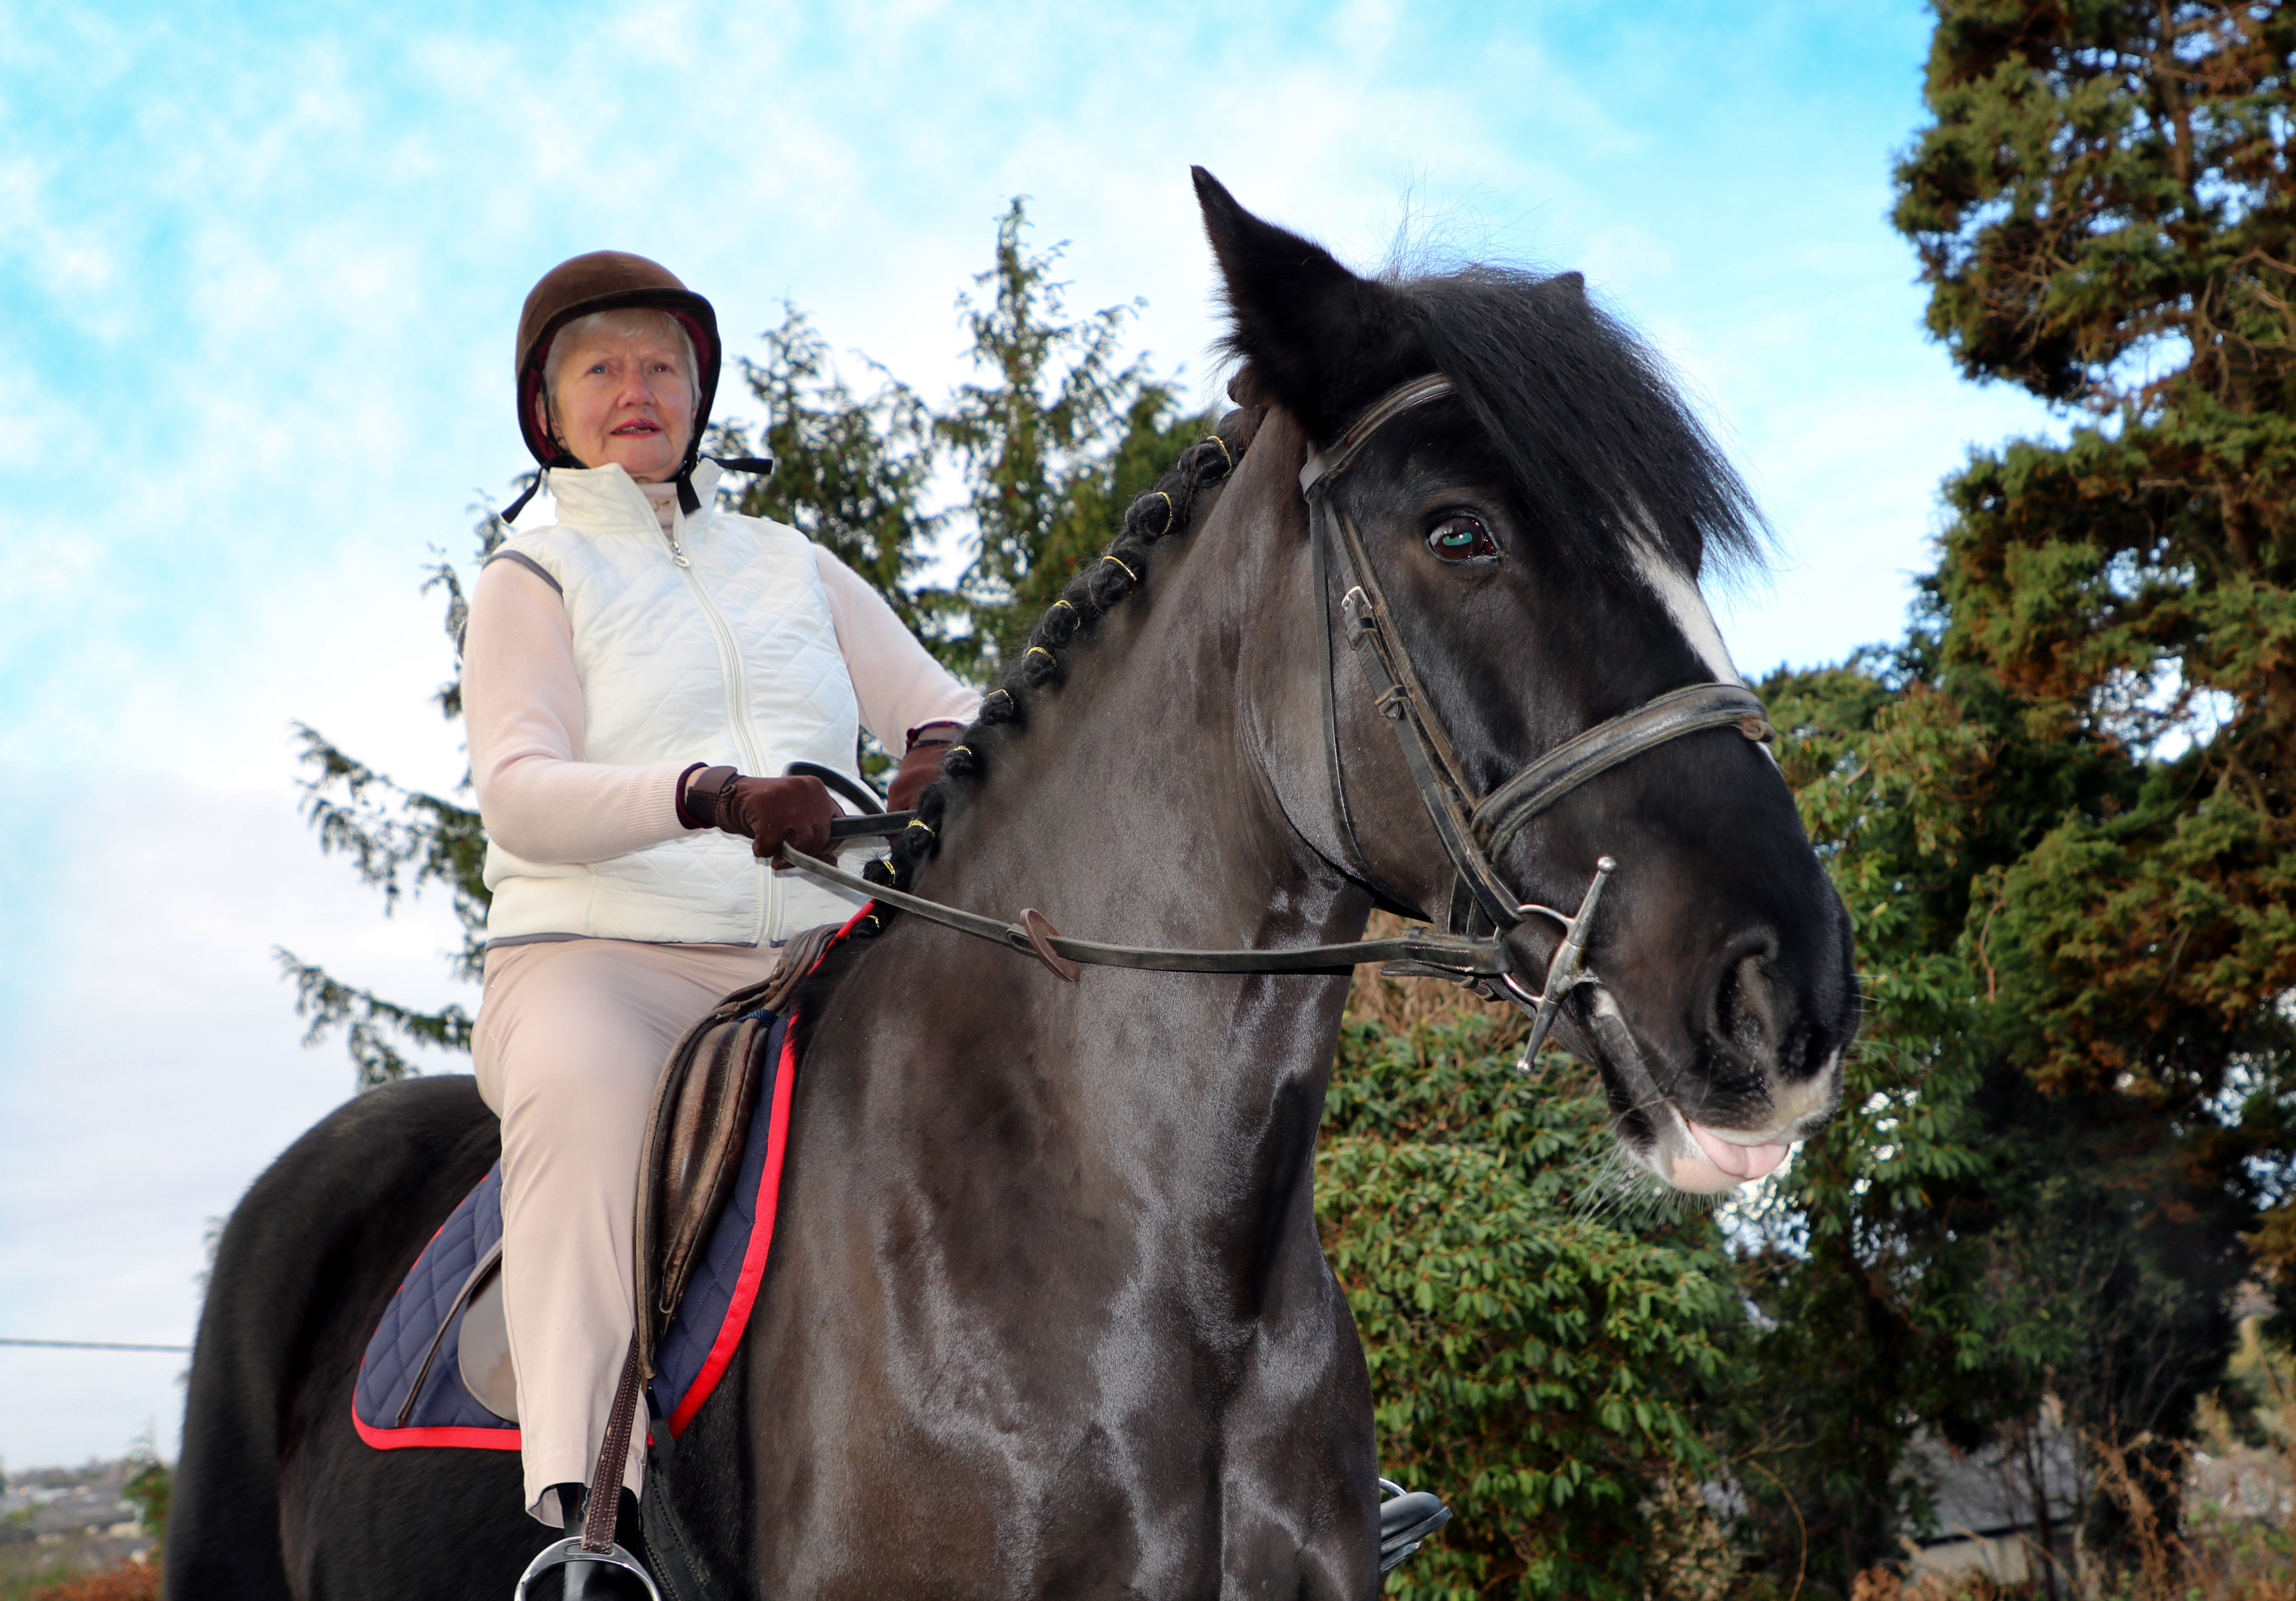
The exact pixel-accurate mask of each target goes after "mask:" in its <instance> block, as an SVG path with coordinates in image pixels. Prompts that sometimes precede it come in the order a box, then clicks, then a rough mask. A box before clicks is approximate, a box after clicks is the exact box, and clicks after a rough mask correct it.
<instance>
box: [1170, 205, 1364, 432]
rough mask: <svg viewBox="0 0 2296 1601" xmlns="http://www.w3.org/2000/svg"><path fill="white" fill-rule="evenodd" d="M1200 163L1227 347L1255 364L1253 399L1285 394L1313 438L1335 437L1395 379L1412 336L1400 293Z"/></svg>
mask: <svg viewBox="0 0 2296 1601" xmlns="http://www.w3.org/2000/svg"><path fill="white" fill-rule="evenodd" d="M1191 171H1192V172H1193V175H1194V177H1195V181H1196V200H1197V201H1198V203H1199V204H1201V206H1202V207H1203V211H1204V232H1205V233H1206V234H1209V235H1210V238H1211V244H1212V254H1213V255H1214V256H1215V257H1217V258H1218V260H1219V267H1220V275H1221V277H1222V278H1223V279H1225V280H1226V289H1227V304H1228V311H1229V315H1230V316H1231V317H1232V318H1233V319H1234V328H1233V329H1232V331H1231V332H1230V333H1229V334H1228V337H1227V341H1226V343H1227V348H1228V349H1230V350H1232V351H1233V352H1234V353H1235V354H1236V355H1238V356H1241V357H1243V359H1244V361H1245V362H1246V363H1247V364H1249V367H1248V370H1249V371H1250V372H1251V387H1252V390H1253V397H1252V398H1253V399H1254V400H1255V401H1273V402H1275V404H1276V405H1278V406H1283V408H1284V409H1285V410H1286V411H1289V412H1290V413H1292V415H1294V416H1296V417H1298V418H1299V419H1300V422H1301V423H1303V424H1305V425H1306V427H1307V430H1308V434H1309V435H1310V436H1311V437H1313V438H1315V439H1330V438H1331V436H1332V435H1333V433H1335V432H1337V431H1338V427H1339V425H1340V424H1342V423H1344V422H1345V421H1346V419H1347V418H1348V417H1349V415H1353V412H1354V410H1355V408H1356V407H1357V406H1359V405H1360V404H1362V403H1363V401H1365V399H1367V398H1368V397H1369V396H1370V395H1372V394H1375V393H1377V392H1378V391H1379V390H1382V389H1383V388H1385V387H1386V386H1387V385H1388V384H1389V383H1390V382H1393V381H1394V378H1393V375H1392V374H1390V373H1388V372H1387V371H1386V369H1387V368H1389V367H1390V366H1392V365H1395V364H1396V363H1397V361H1398V360H1399V358H1400V357H1401V355H1402V350H1401V348H1400V347H1401V344H1402V340H1403V329H1402V326H1401V321H1402V319H1401V318H1400V316H1398V312H1397V308H1396V304H1395V298H1394V296H1393V295H1391V294H1390V293H1389V291H1387V290H1386V289H1385V288H1383V287H1382V286H1381V285H1379V284H1377V283H1371V282H1369V281H1367V280H1365V279H1363V278H1358V277H1357V276H1356V275H1355V274H1353V273H1351V272H1349V270H1348V269H1347V268H1346V267H1341V265H1340V264H1339V262H1338V261H1336V260H1334V259H1333V256H1332V253H1331V252H1330V251H1329V250H1325V249H1324V247H1323V246H1321V245H1319V244H1317V243H1316V242H1314V241H1312V240H1308V239H1302V238H1301V237H1300V235H1299V234H1294V233H1292V232H1291V231H1290V230H1289V229H1286V228H1279V227H1277V226H1275V224H1274V223H1271V222H1264V221H1262V220H1261V219H1260V218H1257V217H1254V216H1253V215H1252V214H1251V212H1249V211H1247V210H1245V209H1243V208H1242V206H1240V205H1238V204H1236V201H1235V196H1234V195H1232V194H1230V193H1228V192H1227V189H1226V186H1225V185H1222V184H1221V183H1220V181H1219V180H1218V178H1216V177H1212V175H1211V174H1210V173H1209V172H1206V171H1205V170H1204V169H1203V168H1201V167H1197V168H1191Z"/></svg>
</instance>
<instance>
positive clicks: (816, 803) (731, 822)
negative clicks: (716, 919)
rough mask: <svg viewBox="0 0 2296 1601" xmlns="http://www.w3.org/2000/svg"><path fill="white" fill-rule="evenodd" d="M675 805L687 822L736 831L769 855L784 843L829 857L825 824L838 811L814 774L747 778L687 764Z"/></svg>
mask: <svg viewBox="0 0 2296 1601" xmlns="http://www.w3.org/2000/svg"><path fill="white" fill-rule="evenodd" d="M677 807H678V811H679V812H680V814H681V816H682V817H683V818H684V820H685V821H686V822H687V823H688V825H690V826H692V827H695V828H718V829H723V830H724V831H725V832H726V833H733V834H739V835H741V836H742V838H743V839H745V840H747V841H749V842H750V850H751V851H753V852H754V853H755V854H757V855H758V856H759V857H763V858H767V859H769V860H770V859H771V858H774V857H775V856H776V855H778V854H779V853H780V851H781V848H782V847H783V845H785V844H787V845H794V846H796V847H797V848H798V849H799V850H801V851H803V852H805V853H806V854H807V855H808V856H827V855H828V854H829V851H830V843H829V825H830V822H831V820H832V819H833V818H835V817H837V816H839V812H838V808H837V802H836V801H832V800H831V799H830V796H829V791H828V789H827V787H826V786H824V784H822V782H821V780H820V779H818V778H802V777H800V778H745V777H743V776H742V775H741V774H740V773H739V772H738V771H736V770H735V769H734V768H688V769H687V771H686V773H685V781H684V783H683V784H681V785H680V786H679V793H678V798H677ZM775 866H776V867H777V868H778V866H779V864H778V863H776V864H775Z"/></svg>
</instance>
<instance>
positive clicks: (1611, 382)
mask: <svg viewBox="0 0 2296 1601" xmlns="http://www.w3.org/2000/svg"><path fill="white" fill-rule="evenodd" d="M1386 286H1387V288H1388V289H1389V290H1390V292H1392V293H1393V294H1394V295H1395V296H1396V298H1397V300H1398V301H1399V302H1400V303H1401V304H1402V306H1403V307H1404V308H1406V313H1407V316H1408V318H1409V320H1410V322H1411V324H1413V326H1414V331H1415V333H1416V334H1417V336H1418V341H1419V342H1420V344H1421V345H1422V347H1423V352H1424V355H1425V357H1426V358H1427V361H1428V365H1430V366H1431V367H1432V369H1433V370H1435V371H1437V372H1439V373H1442V374H1444V375H1446V376H1447V377H1448V378H1449V379H1450V380H1451V382H1452V383H1453V384H1454V385H1455V386H1456V389H1457V390H1458V393H1459V398H1460V399H1461V400H1462V402H1464V405H1465V406H1466V407H1467V409H1468V411H1469V413H1470V414H1471V415H1472V416H1473V417H1474V419H1475V421H1476V422H1477V423H1479V424H1480V426H1481V428H1482V429H1483V431H1485V433H1486V434H1487V435H1488V438H1489V439H1491V441H1492V443H1493V444H1494V445H1495V446H1496V447H1497V452H1498V455H1499V456H1500V457H1501V458H1502V459H1503V460H1504V461H1505V464H1506V468H1507V471H1508V472H1509V473H1510V474H1511V475H1512V476H1513V480H1514V482H1513V489H1515V491H1516V493H1517V494H1518V495H1520V496H1521V499H1522V506H1523V510H1524V511H1525V513H1528V514H1529V516H1531V517H1532V518H1534V519H1536V520H1537V521H1538V524H1539V526H1540V529H1541V531H1542V534H1544V535H1546V537H1549V538H1553V539H1554V541H1555V542H1556V544H1557V546H1559V547H1560V554H1562V555H1564V556H1565V557H1566V558H1567V559H1570V560H1574V561H1580V562H1592V563H1596V564H1600V565H1605V566H1607V565H1613V564H1615V563H1616V562H1618V561H1619V559H1620V557H1621V556H1622V555H1625V554H1628V552H1629V551H1630V550H1631V549H1632V547H1633V546H1635V545H1636V544H1645V545H1647V544H1653V543H1654V544H1655V545H1656V546H1658V548H1659V549H1660V550H1661V551H1662V552H1664V553H1665V554H1668V555H1669V556H1670V557H1672V558H1673V559H1674V561H1675V562H1677V563H1678V564H1679V565H1680V567H1681V568H1682V570H1683V571H1685V572H1687V573H1689V574H1691V575H1692V576H1693V577H1695V576H1696V575H1697V574H1698V572H1699V571H1701V568H1702V562H1704V560H1705V559H1707V558H1709V557H1718V558H1719V559H1720V560H1721V561H1723V562H1726V563H1728V564H1731V565H1738V566H1746V567H1756V566H1759V565H1760V564H1761V562H1762V558H1763V554H1764V549H1765V546H1766V544H1767V536H1768V533H1769V525H1768V523H1767V521H1766V520H1765V519H1764V518H1763V516H1762V513H1761V511H1760V509H1759V507H1758V506H1757V505H1755V504H1754V497H1753V495H1752V492H1751V490H1749V489H1747V487H1746V484H1745V480H1743V479H1741V478H1740V477H1739V476H1738V473H1737V472H1736V470H1735V469H1734V468H1733V467H1732V466H1731V465H1730V464H1729V462H1728V461H1727V459H1726V458H1725V457H1724V456H1723V454H1722V451H1721V448H1720V447H1718V445H1717V444H1716V443H1715V442H1714V439H1713V438H1712V436H1711V435H1710V434H1709V433H1708V432H1707V431H1706V429H1705V427H1704V426H1703V425H1702V423H1700V422H1699V420H1698V418H1697V416H1696V415H1694V414H1693V412H1692V411H1691V409H1690V407H1689V406H1688V404H1687V403H1686V402H1685V400H1684V398H1683V397H1682V395H1681V393H1680V392H1679V391H1678V390H1677V388H1676V387H1675V384H1674V382H1673V380H1672V378H1671V376H1670V375H1669V373H1668V372H1667V370H1666V366H1665V364H1664V363H1663V362H1662V361H1661V359H1660V357H1658V356H1657V354H1656V353H1655V352H1653V351H1652V349H1650V348H1649V347H1648V346H1647V345H1645V344H1644V342H1643V341H1641V340H1640V339H1639V338H1637V337H1636V335H1635V334H1634V333H1633V332H1632V331H1631V330H1629V329H1628V328H1627V327H1626V326H1625V325H1624V324H1621V323H1620V321H1619V320H1618V319H1617V318H1615V317H1613V316H1610V315H1609V314H1608V313H1607V312H1605V311H1603V309H1602V308H1600V307H1598V306H1596V305H1595V304H1594V303H1593V302H1592V301H1591V300H1588V299H1587V292H1586V287H1585V281H1584V280H1583V279H1582V278H1580V276H1579V275H1578V274H1577V273H1564V274H1562V275H1558V276H1540V275H1537V274H1533V273H1529V272H1524V271H1520V270H1516V269H1513V268H1507V267H1463V268H1460V269H1458V270H1456V271H1452V272H1446V273H1439V274H1433V275H1427V276H1423V277H1409V278H1390V279H1389V280H1388V281H1387V284H1386ZM1406 376H1407V374H1406Z"/></svg>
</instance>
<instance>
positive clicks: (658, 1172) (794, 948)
mask: <svg viewBox="0 0 2296 1601" xmlns="http://www.w3.org/2000/svg"><path fill="white" fill-rule="evenodd" d="M836 932H837V930H836V928H835V927H834V926H833V925H830V926H824V927H821V928H816V929H808V930H807V931H806V932H803V933H801V934H799V935H798V936H796V937H795V938H794V939H792V940H790V942H789V944H788V945H787V946H785V947H784V948H783V953H782V965H781V968H780V970H779V971H778V972H776V973H775V974H774V976H773V977H772V978H770V979H767V981H764V982H763V983H759V984H751V985H749V986H747V987H746V988H743V989H736V990H734V992H733V993H732V994H731V995H728V996H727V997H726V998H725V999H724V1000H722V1001H720V1002H718V1004H717V1006H716V1007H715V1008H714V1009H712V1010H711V1012H710V1014H709V1016H707V1017H705V1018H703V1019H702V1020H701V1022H698V1023H696V1024H695V1025H694V1026H693V1029H692V1030H689V1031H688V1032H687V1034H686V1036H685V1039H681V1040H680V1041H678V1044H677V1048H676V1050H674V1051H672V1052H671V1053H670V1057H669V1061H668V1063H666V1064H665V1065H664V1066H663V1068H662V1072H661V1078H660V1080H659V1082H657V1083H656V1085H655V1086H654V1096H653V1108H652V1112H651V1113H650V1115H649V1116H648V1118H647V1121H646V1137H645V1146H644V1163H643V1165H642V1166H641V1167H640V1169H639V1171H638V1194H637V1229H636V1233H637V1237H636V1239H635V1242H634V1244H635V1247H636V1250H635V1259H636V1277H637V1284H636V1291H637V1295H636V1305H637V1333H638V1354H639V1357H640V1359H641V1360H642V1363H643V1368H644V1373H645V1374H646V1375H647V1376H649V1377H651V1376H652V1373H653V1357H654V1350H655V1346H656V1343H657V1342H659V1341H660V1337H661V1334H662V1332H663V1331H664V1330H665V1329H667V1328H668V1326H669V1323H670V1320H671V1319H672V1318H675V1317H676V1314H677V1307H678V1302H679V1301H681V1300H682V1299H683V1298H684V1296H685V1286H686V1282H687V1280H688V1279H689V1278H691V1277H692V1276H693V1269H694V1266H695V1264H696V1262H697V1261H698V1260H700V1255H701V1249H702V1247H703V1245H704V1244H705V1243H706V1241H707V1240H708V1238H709V1227H710V1225H711V1224H712V1223H713V1222H714V1221H715V1220H716V1219H717V1213H718V1211H719V1210H720V1209H721V1208H722V1207H723V1206H724V1205H725V1202H726V1193H727V1192H728V1191H729V1190H730V1189H731V1188H732V1187H733V1185H734V1178H735V1176H736V1175H737V1174H738V1173H739V1172H740V1170H741V1166H742V1144H743V1140H744V1138H745V1137H746V1136H747V1135H748V1132H749V1128H750V1117H751V1115H752V1114H753V1113H754V1112H755V1111H756V1109H757V1100H758V1084H759V1082H760V1080H762V1079H763V1078H764V1077H765V1070H766V1068H767V1063H764V1062H762V1061H761V1060H760V1059H759V1058H760V1056H761V1055H762V1053H763V1052H764V1050H765V1048H766V1045H767V1039H769V1038H770V1036H771V1035H772V1033H773V1029H774V1023H775V1014H776V1013H782V1012H786V1011H787V1010H788V1009H789V1007H790V1005H791V1001H792V1000H793V999H794V998H795V994H796V990H797V987H798V984H799V982H800V981H803V979H804V978H805V976H806V974H808V973H810V972H811V971H812V969H813V966H814V964H815V963H816V961H817V960H819V958H820V956H821V953H822V951H823V949H824V948H825V947H826V946H827V945H828V943H829V941H830V940H832V938H833V937H834V936H835V934H836Z"/></svg>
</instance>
